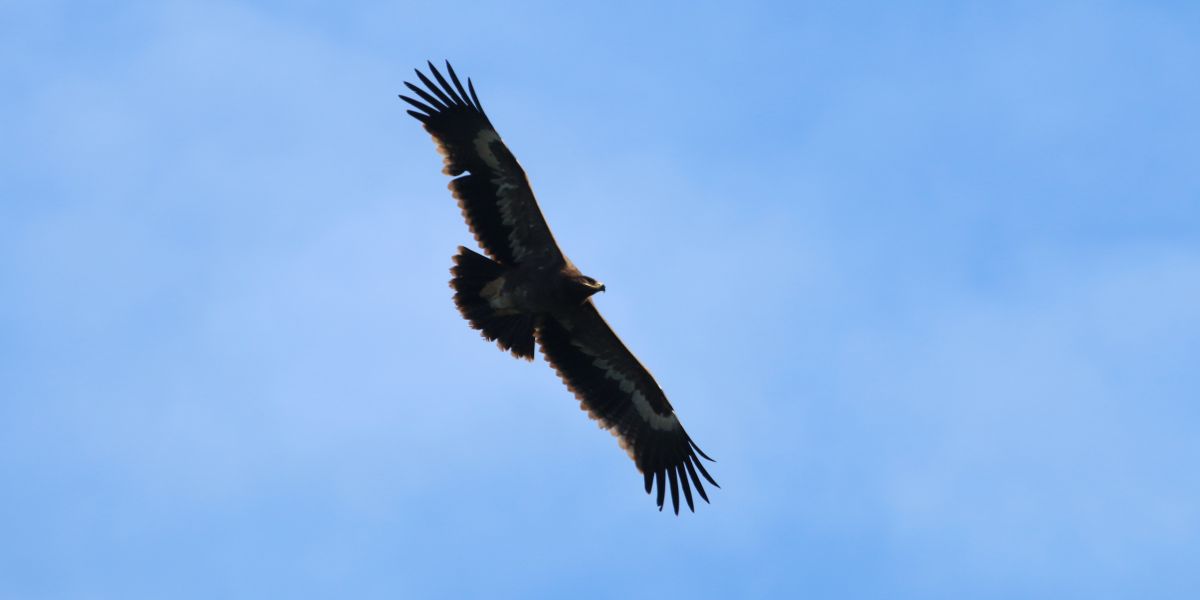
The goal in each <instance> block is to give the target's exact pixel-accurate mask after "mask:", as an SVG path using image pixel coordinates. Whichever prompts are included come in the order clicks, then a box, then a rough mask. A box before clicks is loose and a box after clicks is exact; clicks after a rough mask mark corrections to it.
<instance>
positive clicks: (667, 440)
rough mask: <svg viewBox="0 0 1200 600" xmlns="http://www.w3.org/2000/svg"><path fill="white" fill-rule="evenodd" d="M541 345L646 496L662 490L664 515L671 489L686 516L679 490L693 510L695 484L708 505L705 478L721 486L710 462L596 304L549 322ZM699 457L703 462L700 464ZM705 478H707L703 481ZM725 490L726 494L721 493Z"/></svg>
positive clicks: (542, 332) (542, 331) (539, 335)
mask: <svg viewBox="0 0 1200 600" xmlns="http://www.w3.org/2000/svg"><path fill="white" fill-rule="evenodd" d="M537 341H538V344H539V345H541V347H542V353H543V354H544V355H545V356H546V360H547V361H548V362H549V363H550V365H551V366H553V367H554V370H555V371H557V372H558V375H559V377H560V378H562V380H563V382H564V383H566V384H567V387H568V388H570V389H571V391H572V392H574V393H575V397H576V398H578V399H579V401H580V404H581V406H582V408H583V409H584V410H586V411H587V412H588V416H590V417H592V418H593V419H596V420H597V421H599V423H600V427H602V428H604V429H608V430H610V431H612V433H613V434H614V435H616V436H617V439H618V440H619V441H620V443H621V446H622V447H623V448H625V450H626V451H627V452H629V456H630V457H631V458H633V461H634V463H636V464H637V468H638V470H639V471H641V472H642V475H643V476H644V477H645V480H646V481H645V483H646V493H650V490H651V489H652V488H653V487H654V486H655V485H657V487H658V498H657V501H658V508H659V510H662V507H663V501H664V496H665V494H666V489H667V488H666V485H667V484H668V482H669V484H670V486H671V504H672V505H673V506H674V509H675V513H676V514H678V513H679V488H680V486H682V488H683V496H684V499H685V500H686V501H687V505H688V508H689V509H692V510H695V507H694V505H693V503H692V491H691V485H689V480H690V482H691V484H693V485H695V488H696V492H697V493H699V494H700V497H701V498H703V499H704V501H705V502H708V495H707V494H706V493H705V492H704V486H703V485H702V484H701V482H700V476H703V478H704V479H705V480H707V481H708V482H709V483H711V484H713V485H714V486H716V485H717V482H716V481H713V478H712V477H711V476H709V474H708V472H707V471H706V470H705V469H704V465H703V464H701V462H700V458H699V457H700V456H703V457H704V458H706V459H709V460H712V459H710V458H708V456H707V455H706V454H704V452H703V451H701V450H700V448H699V447H697V446H696V443H695V442H693V441H692V439H691V438H690V437H688V434H687V432H686V431H684V430H683V425H681V424H680V423H679V419H678V418H677V417H676V416H675V410H674V409H672V408H671V403H670V402H668V401H667V397H666V395H665V394H664V393H663V391H662V388H660V387H658V383H657V382H655V381H654V377H653V376H651V375H650V372H649V371H647V370H646V368H645V367H643V366H642V363H640V362H638V359H637V358H636V357H635V356H634V355H633V353H632V352H630V351H629V349H628V348H626V347H625V344H623V343H622V342H621V339H620V338H618V337H617V334H616V333H614V332H613V330H612V328H610V327H609V326H608V323H607V322H605V321H604V318H603V317H601V316H600V313H599V311H597V310H596V306H595V305H594V304H592V301H591V300H588V301H586V302H584V303H583V304H582V305H580V306H579V307H578V308H576V309H574V310H571V311H569V312H566V313H560V314H555V315H553V316H551V317H547V318H545V319H543V321H542V323H541V324H540V325H539V326H538V330H537ZM697 455H699V456H697ZM697 471H699V474H697ZM717 487H720V486H717Z"/></svg>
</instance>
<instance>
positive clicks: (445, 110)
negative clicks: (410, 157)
mask: <svg viewBox="0 0 1200 600" xmlns="http://www.w3.org/2000/svg"><path fill="white" fill-rule="evenodd" d="M446 70H447V71H448V74H449V75H450V81H453V82H454V83H453V86H452V85H451V84H450V82H449V81H447V80H446V78H445V77H442V74H441V73H439V72H438V70H437V68H436V67H434V66H433V63H429V71H430V72H431V73H432V74H433V77H434V78H435V79H437V83H436V84H435V83H434V82H433V81H431V80H430V79H429V78H428V77H426V76H425V74H424V73H422V72H421V71H419V70H418V71H417V78H418V79H420V80H421V83H423V84H425V87H424V88H421V87H420V86H417V85H414V84H412V83H409V82H407V81H406V82H404V85H406V86H408V89H410V90H412V92H413V93H414V94H416V95H417V96H418V97H419V98H420V100H418V99H415V98H410V97H408V96H403V95H402V96H400V98H401V99H403V100H404V101H405V102H408V103H409V104H411V105H413V107H415V108H416V109H417V110H410V111H408V114H410V115H412V116H413V117H415V118H416V119H417V120H418V121H420V122H421V124H422V125H424V126H425V131H428V132H429V133H430V135H432V136H433V140H434V142H436V143H437V147H438V151H439V152H441V153H442V155H443V157H444V158H445V168H444V169H442V171H443V172H444V173H446V174H447V175H450V176H458V175H462V174H463V173H464V172H465V173H468V174H467V175H463V176H462V177H457V178H456V179H454V180H453V181H451V182H450V191H451V192H452V193H453V194H454V197H455V198H456V199H458V205H459V208H461V209H462V213H463V217H464V218H465V219H466V221H467V225H468V226H469V227H470V228H471V232H472V233H474V234H475V240H476V241H477V242H479V246H480V247H481V248H483V250H484V252H486V253H487V254H488V255H489V256H491V257H492V258H493V259H495V260H496V261H497V262H499V263H501V264H504V265H509V266H513V265H516V264H519V263H522V262H525V261H527V260H530V259H535V260H538V261H541V262H548V263H549V262H561V261H562V260H563V256H562V252H561V251H560V250H559V249H558V244H557V243H555V241H554V236H553V235H552V234H551V233H550V227H549V226H548V225H547V224H546V219H545V217H543V216H542V211H541V210H540V209H539V208H538V205H537V200H536V199H535V198H534V196H533V189H532V188H530V187H529V180H528V179H526V177H525V171H524V170H523V169H521V165H520V164H518V163H517V159H516V158H515V157H513V155H512V152H509V150H508V147H506V146H505V145H504V142H503V141H501V140H500V134H498V133H496V130H495V129H494V128H493V127H492V123H491V121H489V120H488V117H487V115H486V114H485V113H484V112H483V106H482V105H481V104H480V103H479V97H478V96H476V95H475V86H474V85H473V84H472V83H471V80H470V79H467V87H466V88H465V89H464V88H463V85H462V83H461V82H460V81H459V79H458V75H456V74H455V73H454V69H453V68H451V67H450V63H449V62H447V63H446ZM468 90H469V91H470V93H469V94H468Z"/></svg>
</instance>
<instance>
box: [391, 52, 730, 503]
mask: <svg viewBox="0 0 1200 600" xmlns="http://www.w3.org/2000/svg"><path fill="white" fill-rule="evenodd" d="M428 65H429V72H430V74H431V75H433V79H435V80H436V81H437V83H434V81H433V80H431V79H430V78H429V77H428V76H426V75H425V74H424V73H422V72H421V71H420V69H416V70H415V71H416V75H417V79H419V80H420V82H421V84H423V86H424V87H421V86H418V85H415V84H413V83H411V82H407V81H406V82H405V83H404V85H405V86H407V87H408V89H409V90H412V93H413V94H415V95H416V96H417V98H412V97H409V96H405V95H401V96H400V98H401V99H402V100H404V101H405V102H407V103H409V104H411V105H412V106H413V108H415V109H416V110H409V111H408V114H410V115H412V116H413V117H415V118H416V119H417V120H418V121H420V122H421V124H422V125H423V126H424V127H425V131H427V132H429V134H430V135H432V136H433V140H434V142H435V143H436V144H437V149H438V151H439V152H440V153H441V154H442V156H443V158H444V163H445V167H444V168H443V169H442V172H443V173H445V174H446V175H449V176H451V177H454V179H452V180H451V181H450V185H449V187H450V191H451V193H452V194H453V196H454V198H455V199H457V200H458V206H459V208H460V209H461V210H462V214H463V217H464V218H465V219H466V221H467V226H468V227H470V229H471V232H472V233H473V234H474V235H475V241H476V242H478V244H479V247H480V248H482V249H483V251H484V252H485V253H486V254H487V256H483V255H481V254H479V253H477V252H474V251H472V250H469V249H467V248H465V247H463V246H459V247H458V253H457V254H456V255H455V256H454V266H453V267H452V268H451V269H450V273H451V275H452V276H453V278H452V279H451V281H450V286H451V287H452V288H453V289H454V303H455V305H456V306H457V307H458V310H459V312H461V313H462V316H463V318H465V319H466V320H467V322H468V323H470V325H471V327H472V328H474V329H478V330H479V331H480V332H481V333H482V335H483V337H484V338H486V339H488V340H492V341H495V342H496V343H497V344H498V345H499V346H500V348H501V349H503V350H506V351H508V352H511V353H512V354H513V356H516V357H518V358H523V359H526V360H533V350H534V344H535V342H536V344H537V345H538V346H539V347H541V349H542V354H543V355H544V356H545V357H546V361H547V362H549V363H550V365H551V366H552V367H553V368H554V370H555V371H556V372H557V373H558V376H559V378H561V379H562V381H563V383H565V384H566V385H567V388H568V389H569V390H571V392H573V393H574V394H575V397H576V398H577V399H578V400H579V402H580V406H581V408H583V410H585V411H586V412H587V413H588V416H590V417H591V418H593V419H595V420H596V421H598V422H599V425H600V427H601V428H602V429H607V430H609V431H611V432H612V433H613V435H615V436H616V437H617V440H618V442H619V443H620V445H621V447H622V448H624V449H625V451H626V452H627V453H628V454H629V456H630V458H632V459H633V461H634V464H636V465H637V468H638V470H639V471H641V473H642V475H643V477H644V478H645V487H646V493H647V494H649V493H651V490H653V489H655V488H657V504H658V509H659V510H660V511H661V510H662V508H663V502H664V496H665V494H666V490H667V486H668V485H669V486H670V490H671V505H672V507H673V508H674V510H675V514H679V490H680V488H682V489H683V498H684V500H685V501H686V502H687V506H688V508H689V509H690V510H692V511H693V512H694V511H695V505H694V504H693V502H692V487H693V486H694V487H695V490H696V493H697V494H699V495H700V497H701V498H703V499H704V501H705V502H708V494H706V493H705V491H704V485H703V484H702V483H701V477H703V478H704V480H705V481H707V482H708V483H711V484H712V485H714V486H716V487H720V486H717V482H716V481H714V480H713V478H712V477H711V476H710V475H709V474H708V471H707V470H705V468H704V464H703V463H702V461H701V460H700V458H699V457H704V458H705V459H707V460H710V461H711V460H712V459H711V458H709V457H708V455H706V454H705V453H704V452H703V451H701V450H700V448H699V447H698V446H697V445H696V443H695V442H693V441H692V438H691V437H689V436H688V434H687V432H686V431H684V429H683V425H681V424H680V423H679V418H678V417H677V416H676V415H675V410H674V409H673V408H672V407H671V403H670V402H668V401H667V397H666V395H665V394H664V393H663V391H662V388H660V387H659V385H658V383H657V382H656V381H655V380H654V377H653V376H651V375H650V372H649V371H648V370H646V367H644V366H642V363H641V362H639V361H638V359H637V358H636V357H635V356H634V355H633V353H632V352H630V351H629V349H628V348H626V347H625V344H623V343H622V342H621V339H620V338H618V337H617V334H615V333H613V330H612V329H611V328H610V327H609V326H608V323H606V322H605V321H604V318H603V317H601V316H600V313H599V312H598V311H597V310H596V305H595V304H593V303H592V299H591V296H592V295H593V294H595V293H596V292H602V291H604V290H605V287H604V284H603V283H600V282H599V281H596V280H595V279H593V278H591V277H588V276H586V275H584V274H583V273H580V272H579V269H577V268H575V265H574V264H572V263H571V260H570V259H568V258H567V257H566V255H565V254H563V252H562V250H561V249H559V247H558V244H557V243H556V242H555V241H554V236H553V235H552V234H551V233H550V227H549V226H548V225H547V224H546V219H545V218H544V217H543V216H542V211H541V210H540V209H539V208H538V203H537V200H536V199H535V198H534V196H533V189H531V188H530V186H529V181H528V180H527V179H526V178H525V171H524V170H523V169H522V168H521V165H520V164H518V163H517V159H516V158H515V157H514V156H513V154H512V152H510V151H509V150H508V147H507V146H505V145H504V142H503V141H502V140H501V139H500V134H498V133H496V129H495V128H494V127H492V123H491V121H490V120H489V119H488V116H487V113H485V112H484V111H483V105H482V104H480V102H479V96H477V95H476V94H475V85H474V84H473V83H472V82H471V80H470V79H467V85H466V87H465V88H464V87H463V84H462V82H461V81H460V80H459V78H458V75H456V74H455V73H454V69H453V67H451V66H450V63H449V62H447V63H446V72H447V75H449V80H448V81H447V79H446V77H443V76H442V74H441V73H440V72H439V71H438V70H437V67H435V66H434V65H433V63H432V62H430V63H428ZM451 82H453V83H451Z"/></svg>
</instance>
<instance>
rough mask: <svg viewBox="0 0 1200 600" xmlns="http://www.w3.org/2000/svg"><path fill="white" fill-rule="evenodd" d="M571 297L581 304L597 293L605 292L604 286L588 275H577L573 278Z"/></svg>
mask: <svg viewBox="0 0 1200 600" xmlns="http://www.w3.org/2000/svg"><path fill="white" fill-rule="evenodd" d="M570 281H571V285H570V290H571V296H573V297H574V298H576V299H577V301H579V302H583V301H584V300H587V299H588V298H589V297H591V295H592V294H595V293H596V292H603V291H604V284H603V283H600V282H599V281H596V280H595V279H592V278H591V277H588V276H587V275H577V276H575V277H572V278H571V280H570Z"/></svg>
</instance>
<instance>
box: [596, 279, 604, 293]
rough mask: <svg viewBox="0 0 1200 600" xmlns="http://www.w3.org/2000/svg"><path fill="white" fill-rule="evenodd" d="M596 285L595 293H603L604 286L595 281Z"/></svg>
mask: <svg viewBox="0 0 1200 600" xmlns="http://www.w3.org/2000/svg"><path fill="white" fill-rule="evenodd" d="M596 283H597V284H598V286H597V287H596V291H597V292H603V291H604V284H603V283H600V282H599V281H597V282H596Z"/></svg>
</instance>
